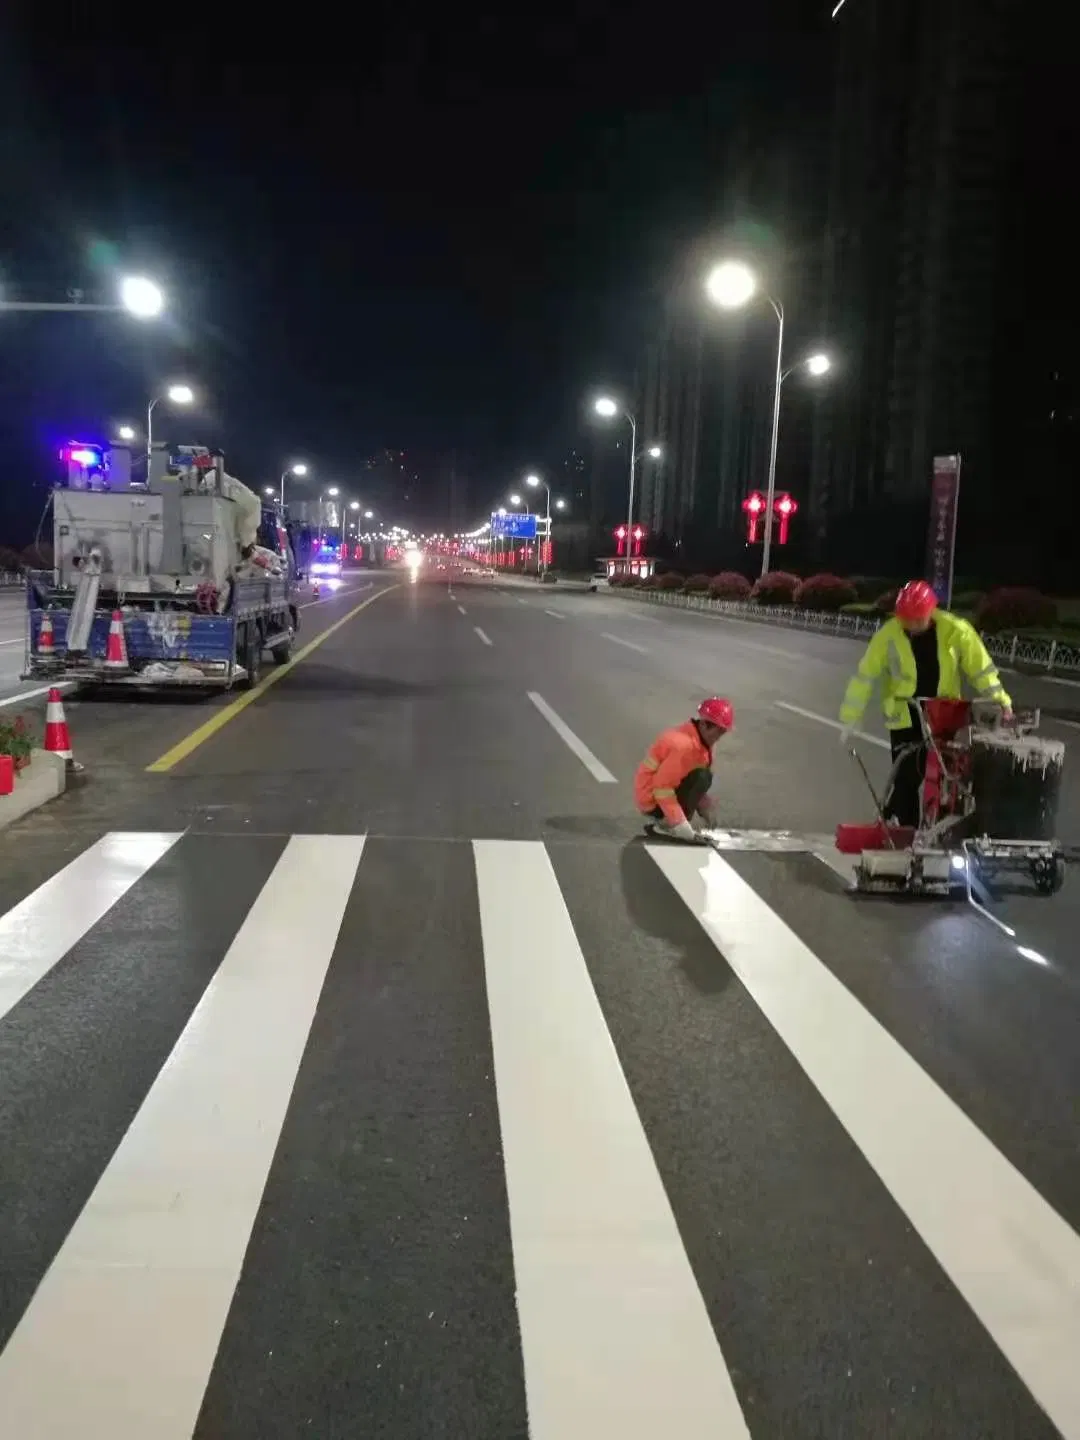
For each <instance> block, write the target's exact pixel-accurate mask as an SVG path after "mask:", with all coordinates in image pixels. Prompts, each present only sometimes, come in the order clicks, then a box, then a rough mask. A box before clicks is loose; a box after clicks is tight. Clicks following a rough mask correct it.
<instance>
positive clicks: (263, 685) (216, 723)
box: [146, 585, 400, 775]
mask: <svg viewBox="0 0 1080 1440" xmlns="http://www.w3.org/2000/svg"><path fill="white" fill-rule="evenodd" d="M399 588H400V587H399V586H398V585H387V587H386V589H385V590H376V592H375V594H374V595H369V596H368V598H367V599H366V600H361V602H360V604H359V605H354V606H353V608H352V609H351V610H350V611H349V613H348V614H347V615H343V616H342V617H341V619H340V620H335V621H334V623H333V625H329V626H327V628H326V629H325V630H322V631H320V632H319V634H318V635H316V636H315V638H314V640H309V641H308V643H307V644H306V645H305V646H304V647H303V648H302V649H301V650H298V651H297V652H296V654H295V655H294V656H293V657H292V659H291V660H286V662H285V664H284V665H278V666H277V667H276V668H275V669H273V670H271V671H270V674H269V675H267V676H266V678H265V679H264V680H260V681H259V683H258V685H256V686H255V687H254V688H253V689H251V690H245V691H244V693H243V694H242V695H238V696H237V697H236V699H235V700H234V701H233V702H232V704H230V705H226V706H225V708H224V709H223V710H218V711H216V712H215V714H213V715H211V717H210V719H209V720H207V721H205V722H204V723H203V724H202V725H200V726H198V728H197V729H195V730H192V732H191V734H190V735H185V736H184V738H183V740H180V741H178V742H177V743H176V744H175V745H174V746H173V747H172V749H171V750H166V752H165V754H164V755H162V756H161V757H160V759H158V760H155V761H154V763H153V764H152V765H148V766H147V767H146V769H147V773H148V774H152V775H164V774H165V773H166V771H168V770H172V769H173V768H174V766H176V765H179V764H180V761H181V760H186V759H187V757H188V756H189V755H190V754H191V753H192V752H193V751H194V750H197V749H198V748H199V746H200V745H202V744H204V743H205V742H206V741H207V740H209V739H210V737H211V735H216V734H217V732H218V731H219V730H220V729H222V727H223V726H225V725H227V724H228V723H229V721H230V720H233V719H235V718H236V716H237V715H239V714H240V712H241V711H243V710H246V709H247V707H248V706H249V705H253V704H254V703H255V701H256V700H258V698H259V697H260V695H265V694H266V692H267V690H269V689H270V686H271V685H276V684H277V682H278V681H279V680H284V678H285V676H286V675H288V673H289V671H290V670H292V669H293V667H294V666H296V665H299V664H300V661H301V660H306V659H307V657H308V656H309V655H310V654H311V653H312V651H313V650H317V649H318V648H319V646H320V645H321V644H322V643H323V641H324V640H329V638H330V636H331V635H333V633H334V631H335V630H340V629H341V627H342V626H343V625H347V624H348V623H349V621H350V620H352V619H353V617H354V616H356V615H359V614H360V611H361V610H366V609H367V607H368V606H369V605H373V604H374V603H375V601H376V600H378V598H379V597H380V595H387V594H389V592H390V591H391V590H397V589H399Z"/></svg>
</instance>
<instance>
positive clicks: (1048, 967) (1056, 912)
mask: <svg viewBox="0 0 1080 1440" xmlns="http://www.w3.org/2000/svg"><path fill="white" fill-rule="evenodd" d="M447 581H450V582H451V583H449V584H448V583H445V582H447ZM365 586H366V587H368V588H364V587H365ZM320 637H321V638H320ZM312 640H316V641H317V643H316V644H315V645H314V647H313V648H310V649H307V650H305V651H302V652H301V658H299V659H298V660H297V662H296V663H295V664H294V665H292V666H291V667H286V668H285V669H284V670H281V671H274V672H272V674H271V678H270V680H269V683H266V684H265V685H264V687H263V688H262V689H261V690H260V692H258V693H256V694H255V695H254V698H250V697H248V696H243V697H241V698H239V699H234V700H230V699H228V698H226V697H222V698H220V699H218V700H212V701H209V702H207V701H193V700H189V699H184V700H183V701H180V702H177V701H174V700H168V699H166V700H150V701H146V700H136V699H133V698H131V697H128V696H124V697H121V698H118V699H113V700H110V699H105V700H94V701H90V700H85V701H82V700H79V699H78V698H77V697H70V698H69V701H68V707H67V708H68V719H69V721H70V723H71V727H72V732H73V739H74V745H75V750H76V754H77V756H78V758H79V759H80V760H81V761H82V762H83V764H84V765H85V767H86V770H85V776H84V777H83V779H82V781H81V782H80V783H79V784H77V785H76V786H74V787H73V788H72V789H70V790H69V792H68V793H67V794H66V795H65V796H64V797H62V799H60V800H59V801H57V802H56V803H54V804H53V805H51V806H49V807H47V808H46V809H44V810H42V811H40V812H38V813H37V814H36V815H34V816H32V817H29V818H28V819H27V820H26V821H24V822H23V823H21V824H20V825H18V826H16V827H14V828H13V829H11V830H9V831H7V832H5V834H4V835H3V836H2V837H0V917H2V918H0V1156H2V1157H3V1172H2V1174H3V1183H2V1184H0V1275H2V1278H3V1283H2V1285H0V1346H3V1350H2V1354H0V1435H3V1436H4V1437H7V1436H11V1437H13V1440H14V1437H18V1440H75V1437H79V1440H106V1437H108V1440H148V1437H153V1440H173V1437H176V1440H180V1437H190V1436H192V1435H195V1436H198V1437H200V1440H220V1437H229V1440H249V1437H250V1440H256V1437H257V1440H277V1437H281V1440H286V1437H288V1440H293V1437H297V1436H302V1435H312V1436H316V1437H318V1440H356V1437H361V1436H363V1437H368V1436H372V1437H375V1436H378V1437H384V1436H385V1437H408V1440H414V1437H423V1440H427V1437H431V1440H436V1437H438V1440H457V1437H461V1440H465V1437H469V1440H488V1437H490V1440H515V1437H525V1436H531V1437H533V1440H607V1437H616V1436H618V1437H620V1440H656V1437H671V1440H706V1437H709V1440H716V1437H720V1440H727V1437H735V1436H746V1435H752V1436H754V1437H755V1440H760V1437H765V1440H800V1437H812V1440H849V1437H850V1440H868V1437H874V1440H877V1437H890V1440H891V1437H905V1440H906V1437H919V1440H921V1437H935V1440H936V1437H949V1440H952V1437H958V1440H968V1437H970V1440H996V1437H1001V1440H1006V1437H1008V1440H1017V1437H1023V1440H1041V1437H1045V1436H1052V1435H1058V1434H1060V1435H1065V1436H1068V1437H1070V1440H1072V1437H1080V1365H1078V1364H1077V1357H1078V1356H1080V1235H1078V1233H1077V1232H1078V1231H1080V1108H1078V1105H1077V1096H1078V1095H1080V1045H1078V1043H1077V1037H1078V1035H1080V947H1078V946H1077V943H1076V939H1075V937H1076V935H1077V933H1078V931H1080V889H1078V883H1077V880H1076V877H1075V876H1074V875H1071V876H1070V877H1069V879H1068V880H1067V882H1066V887H1065V889H1064V890H1063V891H1062V892H1061V893H1060V894H1059V895H1058V896H1056V897H1054V898H1052V899H1041V900H1040V899H1036V898H1031V897H1025V896H1013V897H1010V898H1008V899H1006V900H1005V901H1004V902H1003V904H1002V906H1001V910H1000V913H1001V914H1002V916H1003V917H1005V918H1006V919H1007V921H1008V923H1009V924H1010V925H1012V926H1013V928H1014V929H1015V930H1016V939H1015V940H1009V939H1008V938H1007V937H1006V936H1004V935H1003V934H1002V933H1000V932H998V931H997V930H995V929H994V927H992V926H990V925H988V924H987V923H986V922H985V921H982V920H980V919H979V918H978V917H977V916H975V915H973V914H971V913H969V912H968V911H967V910H966V908H965V907H964V906H963V905H956V904H952V905H947V904H942V903H933V902H931V903H919V904H916V903H907V904H905V903H900V902H888V901H872V900H858V901H857V900H855V899H853V898H852V897H851V896H850V895H849V894H848V893H847V891H846V889H845V878H844V874H843V867H842V865H839V863H838V861H837V859H836V857H835V856H833V855H831V854H830V853H829V848H828V844H827V840H826V839H824V838H822V837H826V836H827V835H828V834H829V833H830V832H831V831H832V829H833V827H834V825H835V824H836V822H837V820H838V819H841V818H854V819H859V818H864V817H865V818H869V816H868V813H867V812H868V801H867V799H866V797H865V795H864V793H863V792H862V789H861V781H860V780H859V777H858V775H857V773H855V772H854V767H853V766H852V765H851V763H850V761H849V760H848V759H847V757H846V756H845V755H844V754H843V753H842V751H841V749H840V746H839V745H838V742H837V733H836V728H835V726H834V724H833V723H832V722H833V718H834V717H835V714H836V710H837V707H838V704H839V699H840V694H841V691H842V688H843V684H844V681H845V680H846V678H847V674H848V672H849V671H850V669H851V668H852V667H853V665H854V663H855V659H856V658H857V650H855V649H854V648H853V647H852V646H851V645H850V644H846V643H845V642H842V641H834V640H826V639H822V638H820V637H816V636H807V635H795V634H791V633H789V632H785V631H782V630H772V629H769V630H764V629H762V628H759V627H755V626H753V625H736V624H733V623H729V622H721V621H717V620H715V619H712V618H705V617H701V616H698V615H693V614H686V613H683V612H676V611H667V610H659V609H657V608H650V607H648V606H646V605H644V604H641V603H636V602H633V601H630V600H626V599H623V598H621V597H617V596H605V595H588V594H584V593H559V591H558V587H544V588H543V589H541V588H540V587H536V586H531V587H530V586H524V585H510V586H498V587H495V586H492V585H491V584H489V583H487V582H481V581H474V582H471V583H470V582H469V581H467V580H465V579H463V578H461V577H456V576H455V575H454V574H453V573H452V572H444V573H442V574H438V573H436V575H435V576H433V577H432V580H431V581H429V582H422V583H418V584H410V583H409V582H408V579H407V577H406V576H404V575H399V574H394V575H372V576H365V577H354V578H353V579H352V580H350V582H349V588H348V589H345V590H343V591H342V592H341V593H339V594H336V595H334V596H332V597H330V598H329V599H328V600H325V601H323V602H320V603H319V604H318V605H317V606H312V607H310V608H309V609H307V610H306V611H305V615H304V631H303V633H302V635H301V641H306V642H309V643H310V642H311V641H312ZM1009 679H1010V684H1011V685H1012V686H1013V688H1014V689H1015V690H1017V691H1018V692H1020V698H1022V699H1025V700H1030V699H1033V698H1034V699H1039V700H1040V701H1041V702H1042V703H1045V704H1046V705H1047V707H1048V708H1049V709H1051V710H1053V711H1054V718H1053V719H1052V720H1051V721H1050V724H1049V727H1048V728H1049V729H1050V730H1051V733H1059V734H1061V735H1063V736H1066V737H1072V736H1073V735H1074V734H1075V731H1074V730H1073V729H1072V723H1073V721H1072V716H1073V710H1072V702H1073V692H1071V691H1070V690H1069V689H1068V688H1067V687H1053V686H1050V685H1047V684H1045V683H1044V682H1041V681H1040V682H1028V681H1022V680H1021V681H1017V682H1014V679H1013V677H1009ZM716 691H719V692H721V693H724V694H727V695H729V696H730V697H731V698H732V700H733V701H734V703H735V705H736V710H737V728H736V731H735V732H734V734H733V735H732V736H731V737H729V738H728V739H727V740H725V741H724V742H723V743H722V745H721V746H720V747H718V750H717V756H716V775H717V778H716V784H715V792H714V793H715V794H716V795H717V796H718V797H719V799H720V801H721V804H722V807H723V811H724V815H725V818H726V823H727V824H728V825H729V826H730V827H731V829H732V831H733V832H736V831H738V832H740V834H737V835H736V834H733V836H732V842H731V843H732V845H733V846H734V847H741V846H744V845H750V847H751V848H732V849H730V850H728V851H726V852H724V853H723V854H721V853H716V852H712V851H705V850H693V849H685V848H679V847H675V846H664V845H662V844H655V845H651V844H648V843H645V842H644V840H643V837H642V835H641V833H640V824H639V822H638V820H637V818H636V817H635V815H634V813H633V809H632V802H631V795H630V781H631V778H632V776H633V772H634V768H635V766H636V764H637V762H638V761H639V759H640V757H641V755H642V754H643V752H644V750H645V747H646V745H647V744H648V742H649V741H650V740H651V739H652V737H653V735H654V734H655V733H656V732H657V731H658V730H659V729H660V728H661V727H663V726H665V725H668V724H671V723H674V722H676V721H678V720H681V719H683V718H685V717H686V716H687V715H688V714H689V713H690V710H691V707H692V705H693V703H694V702H695V701H696V700H697V699H700V698H701V697H702V696H703V695H704V694H707V693H712V692H716ZM1077 718H1080V717H1077ZM875 740H877V741H880V734H874V733H871V734H870V738H868V739H867V740H866V741H865V742H864V743H865V748H866V752H867V755H868V759H869V761H870V763H871V764H872V765H873V766H875V767H876V768H877V771H878V773H880V770H881V767H882V765H883V763H884V752H883V750H882V748H881V745H880V744H875V743H873V742H874V741H875ZM148 767H150V768H148ZM1078 787H1080V769H1078V768H1077V767H1075V766H1074V767H1073V769H1072V771H1071V772H1070V774H1069V777H1068V780H1067V788H1066V793H1065V798H1064V810H1063V831H1065V832H1066V833H1064V834H1063V838H1064V839H1066V840H1080V789H1078ZM1070 827H1072V828H1071V829H1070ZM777 829H782V830H784V831H789V832H797V834H798V835H799V836H800V837H802V838H801V840H800V841H799V843H800V845H801V847H802V848H801V849H800V850H799V851H796V852H791V853H788V852H778V851H777V850H776V849H775V848H772V849H770V848H769V846H770V844H774V842H773V841H772V840H771V839H770V837H769V836H767V835H766V836H762V835H760V834H754V835H749V836H748V835H747V833H746V832H763V831H774V830H777Z"/></svg>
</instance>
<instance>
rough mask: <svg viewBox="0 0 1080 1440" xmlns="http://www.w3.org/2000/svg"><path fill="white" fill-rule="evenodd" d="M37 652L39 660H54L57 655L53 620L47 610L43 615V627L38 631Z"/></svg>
mask: <svg viewBox="0 0 1080 1440" xmlns="http://www.w3.org/2000/svg"><path fill="white" fill-rule="evenodd" d="M37 654H38V659H39V660H52V659H54V658H55V656H56V650H55V649H54V647H53V628H52V620H51V618H50V616H49V612H48V611H47V610H46V611H45V613H44V615H42V617H41V629H40V630H39V631H38V643H37Z"/></svg>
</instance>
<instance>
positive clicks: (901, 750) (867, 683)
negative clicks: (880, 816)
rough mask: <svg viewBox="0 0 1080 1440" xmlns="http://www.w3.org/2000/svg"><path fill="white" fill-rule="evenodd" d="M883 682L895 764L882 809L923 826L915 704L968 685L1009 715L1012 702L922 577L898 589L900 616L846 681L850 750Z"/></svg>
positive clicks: (969, 631) (922, 765)
mask: <svg viewBox="0 0 1080 1440" xmlns="http://www.w3.org/2000/svg"><path fill="white" fill-rule="evenodd" d="M878 680H880V682H881V708H882V710H883V711H884V712H885V724H886V727H887V728H888V731H889V745H890V748H891V750H892V757H893V764H894V765H896V767H897V768H896V773H895V775H894V777H893V787H892V793H891V797H888V798H887V799H886V801H885V810H886V813H887V814H888V815H889V816H890V817H891V818H892V819H893V820H894V821H895V823H896V824H898V825H905V826H915V825H918V823H919V811H920V807H919V787H920V785H921V783H922V777H923V774H924V772H925V769H926V747H925V745H924V744H923V743H922V736H923V732H922V726H921V724H920V722H919V713H918V707H917V706H916V704H915V703H914V702H915V701H916V700H934V699H937V700H962V699H963V684H964V681H965V680H966V681H967V683H968V685H969V686H970V687H971V689H972V690H973V691H974V697H975V699H976V700H982V701H991V702H993V703H994V704H997V705H1000V706H1001V708H1002V710H1004V712H1005V714H1006V716H1008V715H1009V714H1010V712H1011V710H1012V701H1011V700H1010V699H1009V696H1008V695H1007V694H1006V691H1005V687H1004V686H1003V685H1002V683H1001V676H1000V675H999V674H998V669H997V666H996V665H995V664H994V661H993V660H992V659H991V658H990V652H989V651H988V650H987V648H986V646H985V645H984V644H983V642H982V637H981V636H980V634H979V632H978V631H977V630H976V629H975V627H974V625H971V624H969V623H968V621H966V620H962V619H961V618H960V616H959V615H950V614H949V612H948V611H947V610H939V609H938V601H937V596H936V595H935V593H934V589H933V586H931V585H930V584H928V583H927V581H925V580H911V581H909V582H908V584H907V585H905V586H904V588H903V589H902V590H901V591H900V593H899V595H897V597H896V614H895V615H894V616H892V617H891V618H890V619H888V620H886V621H885V623H884V625H882V627H881V629H880V630H877V631H875V633H874V634H873V636H871V639H870V643H869V645H867V647H866V651H865V653H864V655H863V657H862V659H861V660H860V661H859V668H858V670H857V671H856V672H855V674H854V675H853V676H852V677H851V679H850V680H849V681H848V687H847V691H846V693H845V695H844V703H843V705H842V706H841V707H840V721H841V724H842V725H843V731H842V734H841V739H842V741H843V743H844V745H845V746H847V745H850V743H851V732H852V730H854V728H855V727H856V725H858V723H859V721H860V720H861V719H862V717H863V712H864V710H865V709H866V706H867V702H868V701H869V699H870V696H871V693H872V691H873V688H874V682H875V681H878ZM901 757H903V758H901ZM897 762H899V763H897Z"/></svg>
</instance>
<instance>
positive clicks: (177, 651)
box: [29, 609, 236, 664]
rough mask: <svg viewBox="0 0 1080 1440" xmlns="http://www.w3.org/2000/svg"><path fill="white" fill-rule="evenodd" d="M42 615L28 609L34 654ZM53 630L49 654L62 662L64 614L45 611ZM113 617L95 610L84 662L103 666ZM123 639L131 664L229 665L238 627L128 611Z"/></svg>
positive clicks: (229, 620) (189, 616) (185, 615)
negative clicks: (100, 662)
mask: <svg viewBox="0 0 1080 1440" xmlns="http://www.w3.org/2000/svg"><path fill="white" fill-rule="evenodd" d="M45 613H46V612H45V611H44V610H42V609H31V610H30V612H29V615H30V649H31V653H32V654H33V655H36V654H37V653H38V646H39V641H40V636H41V622H42V619H43V618H44V616H45ZM48 615H49V619H50V620H51V621H52V627H53V651H54V653H55V655H56V656H57V657H58V658H62V657H63V655H64V652H65V650H66V648H67V626H68V619H69V617H70V611H68V610H51V609H50V610H49V611H48ZM111 619H112V612H111V611H109V610H99V611H98V612H97V613H96V614H95V616H94V623H93V625H92V626H91V630H90V643H89V645H88V646H87V651H86V654H87V657H88V658H89V659H90V660H91V661H93V660H100V661H103V660H104V659H105V649H106V646H107V644H108V639H109V624H110V621H111ZM124 639H125V641H126V642H127V653H128V659H129V660H130V661H131V662H132V663H133V664H141V663H142V662H144V661H150V660H188V661H191V662H193V663H195V664H200V663H203V664H213V663H216V664H221V663H226V664H227V663H228V662H229V661H231V660H233V659H235V656H236V625H235V621H234V620H233V617H232V616H231V615H200V614H197V613H193V612H191V611H186V610H153V611H151V610H143V611H128V612H127V614H125V616H124Z"/></svg>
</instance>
